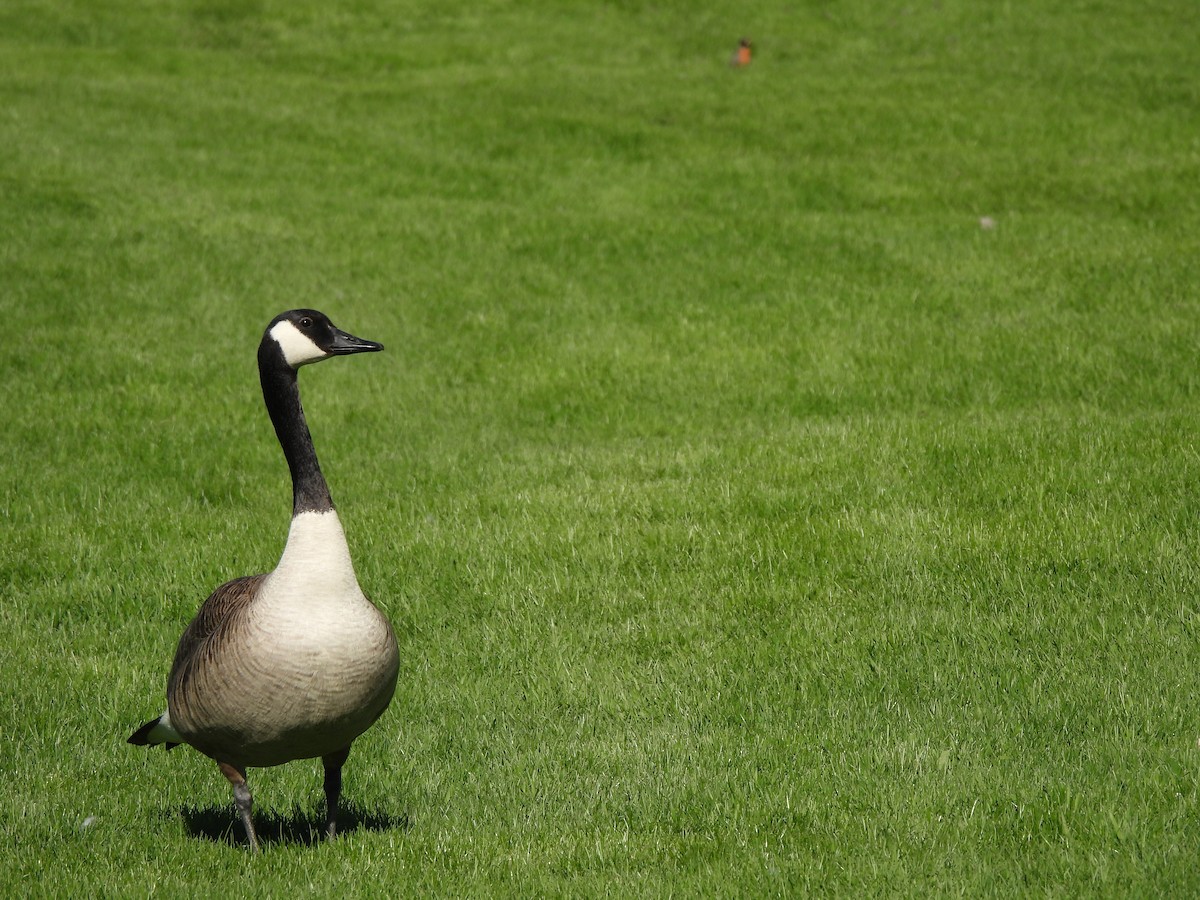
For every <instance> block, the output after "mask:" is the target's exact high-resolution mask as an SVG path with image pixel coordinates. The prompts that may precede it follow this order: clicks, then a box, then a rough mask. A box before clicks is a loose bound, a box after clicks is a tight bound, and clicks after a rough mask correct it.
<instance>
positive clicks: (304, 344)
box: [268, 320, 329, 369]
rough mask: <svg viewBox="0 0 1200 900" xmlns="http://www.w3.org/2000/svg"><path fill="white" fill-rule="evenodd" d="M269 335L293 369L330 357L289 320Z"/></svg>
mask: <svg viewBox="0 0 1200 900" xmlns="http://www.w3.org/2000/svg"><path fill="white" fill-rule="evenodd" d="M268 334H270V335H271V338H272V339H273V340H274V341H275V343H277V344H278V345H279V349H280V350H282V351H283V359H284V361H285V362H286V363H287V364H288V365H289V366H291V367H292V368H293V369H296V368H299V367H300V366H303V365H306V364H308V363H314V362H318V361H319V360H322V359H324V358H325V357H326V356H328V355H329V354H328V353H326V352H325V351H324V350H322V349H321V348H320V347H318V346H317V345H316V344H315V343H313V341H312V339H311V338H309V337H308V336H307V335H305V334H304V333H303V332H301V331H300V329H299V328H297V327H296V326H295V325H293V324H292V323H291V322H288V321H287V320H284V321H282V322H279V323H278V324H277V325H276V326H275V327H274V328H272V329H271V330H270V331H269V332H268Z"/></svg>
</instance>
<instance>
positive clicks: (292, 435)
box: [258, 337, 333, 516]
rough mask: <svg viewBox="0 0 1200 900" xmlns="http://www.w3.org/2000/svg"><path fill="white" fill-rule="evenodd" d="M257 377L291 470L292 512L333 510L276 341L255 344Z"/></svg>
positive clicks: (296, 392) (292, 376)
mask: <svg viewBox="0 0 1200 900" xmlns="http://www.w3.org/2000/svg"><path fill="white" fill-rule="evenodd" d="M258 377H259V380H260V381H262V392H263V400H264V401H265V402H266V404H267V412H268V413H269V414H270V416H271V424H273V425H274V426H275V434H276V436H277V437H278V438H279V446H281V447H282V448H283V455H284V457H286V458H287V464H288V469H289V470H291V473H292V515H293V516H296V515H299V514H300V513H302V512H328V511H329V510H331V509H333V498H332V497H331V496H330V495H329V485H327V484H326V483H325V476H324V475H322V474H321V465H320V463H318V462H317V451H316V448H315V447H313V442H312V435H311V434H310V433H309V431H308V422H306V421H305V419H304V407H303V406H301V405H300V387H299V385H298V384H297V383H296V370H295V369H293V368H292V367H291V366H289V365H288V364H287V363H286V362H284V359H283V353H282V352H281V351H280V349H279V344H278V343H276V342H275V341H274V340H272V339H271V338H269V337H264V338H263V342H262V343H261V344H260V345H259V347H258Z"/></svg>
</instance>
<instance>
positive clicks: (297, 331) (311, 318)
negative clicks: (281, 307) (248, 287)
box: [263, 309, 383, 369]
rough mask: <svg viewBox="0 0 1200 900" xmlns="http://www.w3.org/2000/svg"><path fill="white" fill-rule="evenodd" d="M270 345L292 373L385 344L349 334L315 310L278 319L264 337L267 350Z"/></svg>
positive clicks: (281, 316)
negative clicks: (275, 349)
mask: <svg viewBox="0 0 1200 900" xmlns="http://www.w3.org/2000/svg"><path fill="white" fill-rule="evenodd" d="M271 343H273V344H274V345H275V346H276V347H278V352H279V354H280V356H282V357H283V361H284V362H285V363H286V364H287V365H288V366H289V367H291V368H292V369H298V368H300V366H305V365H308V364H309V363H315V362H320V361H321V360H323V359H329V357H331V356H346V355H347V354H350V353H374V352H377V351H379V350H382V349H383V344H378V343H376V342H375V341H368V340H366V339H365V338H359V337H355V336H354V335H352V334H347V333H346V332H344V331H342V330H341V329H340V328H338V327H336V326H335V325H334V324H333V323H332V322H331V321H329V316H327V315H325V314H324V313H323V312H318V311H317V310H315V309H292V310H288V311H287V312H285V313H280V314H279V315H277V316H276V317H275V318H274V319H272V320H271V324H270V325H268V326H267V330H266V333H265V334H264V335H263V345H264V348H265V347H267V346H270V344H271Z"/></svg>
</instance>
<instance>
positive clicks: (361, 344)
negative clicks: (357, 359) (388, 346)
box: [328, 328, 383, 356]
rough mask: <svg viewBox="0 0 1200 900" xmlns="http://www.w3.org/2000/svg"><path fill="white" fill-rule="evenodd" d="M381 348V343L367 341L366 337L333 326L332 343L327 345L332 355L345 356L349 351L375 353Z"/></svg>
mask: <svg viewBox="0 0 1200 900" xmlns="http://www.w3.org/2000/svg"><path fill="white" fill-rule="evenodd" d="M382 349H383V344H377V343H376V342H375V341H368V340H367V339H366V338H360V337H355V336H354V335H352V334H346V332H344V331H341V330H340V329H337V328H335V329H334V330H333V343H332V344H330V345H329V347H328V352H329V353H331V354H332V355H334V356H346V355H347V354H349V353H377V352H378V351H380V350H382Z"/></svg>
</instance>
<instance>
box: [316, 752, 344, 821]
mask: <svg viewBox="0 0 1200 900" xmlns="http://www.w3.org/2000/svg"><path fill="white" fill-rule="evenodd" d="M349 755H350V748H349V747H347V748H346V749H344V750H339V751H337V752H336V753H330V754H329V755H328V756H323V757H321V762H323V763H324V764H325V837H326V838H327V839H328V840H331V841H332V840H333V839H334V838H335V837H337V815H338V800H339V799H340V798H341V796H342V766H343V765H345V764H346V757H348V756H349Z"/></svg>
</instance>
